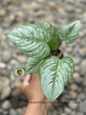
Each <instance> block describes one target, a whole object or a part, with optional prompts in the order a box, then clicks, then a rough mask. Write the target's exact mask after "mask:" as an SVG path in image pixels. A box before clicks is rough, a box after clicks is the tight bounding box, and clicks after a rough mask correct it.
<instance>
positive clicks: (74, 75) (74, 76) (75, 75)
mask: <svg viewBox="0 0 86 115" xmlns="http://www.w3.org/2000/svg"><path fill="white" fill-rule="evenodd" d="M78 78H80V75H79V73H77V72H74V74H73V79H74V80H76V79H78Z"/></svg>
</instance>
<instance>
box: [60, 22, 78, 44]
mask: <svg viewBox="0 0 86 115" xmlns="http://www.w3.org/2000/svg"><path fill="white" fill-rule="evenodd" d="M79 24H80V20H78V21H76V22H73V23H72V24H70V25H68V26H65V27H63V28H62V29H61V30H60V31H59V38H60V39H63V40H64V41H65V43H66V44H70V43H72V42H74V41H75V40H76V38H77V35H78V32H79Z"/></svg>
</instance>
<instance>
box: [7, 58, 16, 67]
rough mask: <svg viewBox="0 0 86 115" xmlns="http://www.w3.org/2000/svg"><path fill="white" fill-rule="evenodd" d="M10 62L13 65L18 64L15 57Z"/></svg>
mask: <svg viewBox="0 0 86 115" xmlns="http://www.w3.org/2000/svg"><path fill="white" fill-rule="evenodd" d="M9 64H10V65H12V66H15V65H18V61H16V60H15V59H11V60H10V62H9Z"/></svg>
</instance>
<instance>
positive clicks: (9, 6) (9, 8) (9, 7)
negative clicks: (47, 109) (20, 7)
mask: <svg viewBox="0 0 86 115" xmlns="http://www.w3.org/2000/svg"><path fill="white" fill-rule="evenodd" d="M6 9H7V10H8V11H13V10H14V6H12V5H8V6H7V8H6Z"/></svg>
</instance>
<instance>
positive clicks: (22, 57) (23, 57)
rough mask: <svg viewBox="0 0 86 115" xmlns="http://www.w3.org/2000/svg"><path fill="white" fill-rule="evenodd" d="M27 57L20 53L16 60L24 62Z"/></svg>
mask: <svg viewBox="0 0 86 115" xmlns="http://www.w3.org/2000/svg"><path fill="white" fill-rule="evenodd" d="M27 59H28V58H27V57H25V56H22V55H19V56H17V60H18V61H20V62H22V63H26V62H27Z"/></svg>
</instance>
